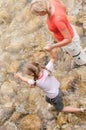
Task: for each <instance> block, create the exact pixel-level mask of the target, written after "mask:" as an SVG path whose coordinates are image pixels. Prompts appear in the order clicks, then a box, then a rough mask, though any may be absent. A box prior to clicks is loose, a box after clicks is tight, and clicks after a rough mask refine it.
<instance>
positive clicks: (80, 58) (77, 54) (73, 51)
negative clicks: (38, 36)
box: [62, 26, 86, 65]
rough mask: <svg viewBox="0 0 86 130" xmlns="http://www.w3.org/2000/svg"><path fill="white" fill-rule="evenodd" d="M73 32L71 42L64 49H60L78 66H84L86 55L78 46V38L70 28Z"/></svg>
mask: <svg viewBox="0 0 86 130" xmlns="http://www.w3.org/2000/svg"><path fill="white" fill-rule="evenodd" d="M72 28H73V30H74V37H73V39H72V42H71V43H70V44H68V45H66V46H64V47H62V49H63V50H64V51H66V52H68V53H69V54H70V55H71V56H72V57H73V58H74V61H75V62H76V63H77V64H78V65H84V64H86V53H85V52H84V50H83V49H82V47H81V45H80V38H79V36H78V34H77V32H76V30H75V28H74V27H73V26H72Z"/></svg>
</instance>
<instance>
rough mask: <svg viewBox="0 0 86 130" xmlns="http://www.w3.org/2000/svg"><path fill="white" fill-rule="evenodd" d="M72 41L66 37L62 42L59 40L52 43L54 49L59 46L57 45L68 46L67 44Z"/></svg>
mask: <svg viewBox="0 0 86 130" xmlns="http://www.w3.org/2000/svg"><path fill="white" fill-rule="evenodd" d="M70 43H71V40H70V41H69V40H67V39H64V40H62V41H61V42H58V43H56V44H52V49H53V48H57V47H63V46H66V45H68V44H70Z"/></svg>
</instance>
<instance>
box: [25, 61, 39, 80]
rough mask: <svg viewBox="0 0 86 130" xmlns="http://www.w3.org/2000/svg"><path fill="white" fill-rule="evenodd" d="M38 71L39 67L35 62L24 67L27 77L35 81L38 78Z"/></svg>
mask: <svg viewBox="0 0 86 130" xmlns="http://www.w3.org/2000/svg"><path fill="white" fill-rule="evenodd" d="M40 71H41V67H40V65H39V64H38V63H36V62H31V63H28V64H27V65H26V66H25V73H26V74H27V75H30V76H33V77H34V79H35V80H36V79H37V78H38V76H39V72H40Z"/></svg>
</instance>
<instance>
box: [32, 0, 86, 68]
mask: <svg viewBox="0 0 86 130" xmlns="http://www.w3.org/2000/svg"><path fill="white" fill-rule="evenodd" d="M30 11H31V13H32V14H35V15H38V16H44V15H47V19H46V23H47V25H48V29H49V30H50V31H51V32H52V33H53V35H54V37H55V38H56V39H57V41H58V43H57V44H47V45H46V46H45V49H46V50H47V51H49V50H52V49H53V48H58V47H61V48H62V49H64V50H65V51H66V52H68V53H69V54H70V55H71V56H72V57H73V58H74V61H75V63H76V64H77V65H78V66H81V65H86V54H85V52H84V51H83V49H82V47H81V46H80V38H79V35H78V34H77V32H76V30H75V28H74V26H73V25H71V24H70V23H69V21H68V19H67V16H66V9H65V6H64V5H63V4H62V3H60V1H59V0H32V1H31V4H30Z"/></svg>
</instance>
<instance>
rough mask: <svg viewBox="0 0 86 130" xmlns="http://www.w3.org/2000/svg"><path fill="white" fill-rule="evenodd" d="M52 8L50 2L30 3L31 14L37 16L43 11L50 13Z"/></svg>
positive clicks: (39, 0)
mask: <svg viewBox="0 0 86 130" xmlns="http://www.w3.org/2000/svg"><path fill="white" fill-rule="evenodd" d="M49 8H50V5H49V0H32V2H31V3H30V12H31V13H32V14H37V13H39V12H42V11H48V10H49Z"/></svg>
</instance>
